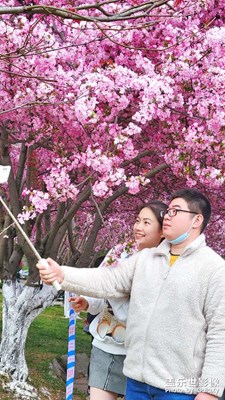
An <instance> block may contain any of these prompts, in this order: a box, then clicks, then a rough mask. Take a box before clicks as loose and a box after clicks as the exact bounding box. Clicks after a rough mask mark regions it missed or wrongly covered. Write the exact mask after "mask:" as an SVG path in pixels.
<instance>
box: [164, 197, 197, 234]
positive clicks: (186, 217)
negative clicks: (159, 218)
mask: <svg viewBox="0 0 225 400" xmlns="http://www.w3.org/2000/svg"><path fill="white" fill-rule="evenodd" d="M168 208H169V209H174V208H176V209H177V210H186V211H191V210H189V208H188V205H187V202H186V201H185V200H184V199H182V198H180V197H178V198H176V199H174V200H172V201H171V203H170V204H169V207H168ZM194 217H195V214H191V213H188V212H183V211H178V212H177V214H176V215H175V216H171V217H170V216H169V214H166V215H165V217H164V219H163V236H164V237H165V238H166V239H168V240H173V239H176V238H177V237H178V236H180V235H182V234H183V233H185V232H186V231H187V230H188V229H189V228H190V226H191V224H192V222H193V218H194Z"/></svg>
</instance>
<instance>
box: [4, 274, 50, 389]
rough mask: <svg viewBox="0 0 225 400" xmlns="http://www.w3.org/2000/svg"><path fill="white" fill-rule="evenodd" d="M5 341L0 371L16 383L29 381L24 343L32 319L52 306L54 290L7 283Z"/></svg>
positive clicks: (8, 281)
mask: <svg viewBox="0 0 225 400" xmlns="http://www.w3.org/2000/svg"><path fill="white" fill-rule="evenodd" d="M2 292H3V313H2V340H1V344H0V372H1V373H3V374H7V375H9V377H10V378H11V379H12V380H13V381H17V382H26V380H27V378H28V368H27V363H26V359H25V343H26V338H27V333H28V329H29V327H30V325H31V323H32V322H33V320H34V319H35V318H36V317H37V316H38V315H39V314H41V312H42V311H43V310H44V309H45V308H46V307H47V306H49V305H51V304H52V302H53V300H54V298H55V297H56V295H57V293H56V291H55V289H53V288H52V287H49V286H46V285H44V286H43V288H42V289H41V290H40V288H39V287H29V286H23V285H22V284H21V283H20V282H17V281H14V282H13V281H11V280H7V281H4V283H3V287H2Z"/></svg>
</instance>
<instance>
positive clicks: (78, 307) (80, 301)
mask: <svg viewBox="0 0 225 400" xmlns="http://www.w3.org/2000/svg"><path fill="white" fill-rule="evenodd" d="M69 301H70V302H71V303H72V304H71V305H72V308H73V309H74V311H76V312H80V311H87V309H88V307H89V303H88V301H87V300H86V299H85V298H84V297H70V298H69Z"/></svg>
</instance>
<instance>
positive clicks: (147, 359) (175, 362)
mask: <svg viewBox="0 0 225 400" xmlns="http://www.w3.org/2000/svg"><path fill="white" fill-rule="evenodd" d="M169 248H170V246H169V243H168V242H167V241H166V240H164V241H163V242H162V243H161V244H160V245H159V247H157V248H154V249H145V250H143V251H141V252H139V253H138V254H136V255H134V256H132V257H130V258H128V259H127V260H126V261H124V262H123V263H121V265H120V266H117V267H116V268H113V267H109V268H97V269H87V268H85V269H79V268H76V269H75V268H72V267H65V266H63V267H62V268H63V271H64V273H65V278H64V281H63V282H62V288H63V289H64V290H69V291H74V292H76V293H80V294H86V295H89V296H93V297H100V298H110V297H116V298H119V297H123V296H124V294H128V293H130V307H129V313H128V320H127V330H126V348H127V356H126V360H125V363H124V374H125V375H126V376H128V377H130V378H132V379H135V380H138V381H141V382H145V383H147V384H149V385H152V386H155V387H158V388H161V389H164V390H168V391H172V392H182V393H190V394H191V393H193V394H196V393H198V392H204V391H205V392H208V393H212V394H214V395H216V396H217V395H218V396H221V395H222V392H223V389H224V387H225V261H224V260H223V259H222V258H221V257H220V256H219V255H218V254H217V253H215V252H214V251H213V250H212V249H210V248H209V247H208V246H207V245H206V243H205V237H204V235H203V234H202V235H201V236H199V237H198V238H197V239H196V240H195V241H193V242H192V243H191V244H189V245H188V246H187V247H186V249H185V250H184V252H183V254H182V256H180V257H179V258H178V260H177V261H176V262H175V263H174V265H173V266H172V268H171V267H170V266H169Z"/></svg>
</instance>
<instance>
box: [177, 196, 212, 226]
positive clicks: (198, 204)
mask: <svg viewBox="0 0 225 400" xmlns="http://www.w3.org/2000/svg"><path fill="white" fill-rule="evenodd" d="M178 197H180V198H182V199H184V200H185V201H186V202H187V205H188V208H189V210H190V211H194V212H196V213H198V214H202V216H203V218H204V220H203V223H202V226H201V232H203V231H204V229H205V227H206V226H207V224H208V222H209V219H210V216H211V204H210V202H209V200H208V199H207V197H206V196H205V195H204V194H203V193H201V192H199V191H198V190H196V189H189V188H187V189H180V190H177V191H176V192H174V193H172V195H171V200H174V199H177V198H178Z"/></svg>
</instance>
